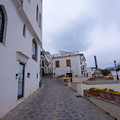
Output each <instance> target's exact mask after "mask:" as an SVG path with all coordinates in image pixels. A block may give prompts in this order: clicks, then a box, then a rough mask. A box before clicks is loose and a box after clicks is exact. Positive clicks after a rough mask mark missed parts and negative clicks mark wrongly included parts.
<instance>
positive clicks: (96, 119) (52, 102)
mask: <svg viewBox="0 0 120 120" xmlns="http://www.w3.org/2000/svg"><path fill="white" fill-rule="evenodd" d="M76 95H78V94H77V93H76V92H75V91H73V90H72V89H71V88H69V87H68V86H64V85H63V84H62V83H61V82H59V81H58V80H56V79H53V78H51V77H50V76H47V77H44V79H43V80H42V87H41V88H40V89H38V90H37V91H36V92H34V93H33V94H32V95H31V96H29V97H28V98H27V99H26V100H24V101H23V102H22V103H20V104H19V105H18V106H17V107H15V108H14V109H13V110H12V111H10V112H9V113H8V114H7V115H6V116H4V117H3V118H2V119H1V120H114V118H112V117H111V116H109V115H107V114H106V113H105V112H104V111H103V110H101V109H99V108H98V107H96V106H95V105H93V104H92V103H91V102H89V101H88V100H86V99H85V98H84V97H76Z"/></svg>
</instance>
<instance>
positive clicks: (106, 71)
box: [101, 69, 110, 76]
mask: <svg viewBox="0 0 120 120" xmlns="http://www.w3.org/2000/svg"><path fill="white" fill-rule="evenodd" d="M101 72H102V74H103V75H104V76H107V75H108V74H109V73H110V71H109V70H107V69H105V70H101Z"/></svg>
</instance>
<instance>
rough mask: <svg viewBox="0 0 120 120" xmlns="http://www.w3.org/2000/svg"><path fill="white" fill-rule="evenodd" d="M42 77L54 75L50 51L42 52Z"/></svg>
mask: <svg viewBox="0 0 120 120" xmlns="http://www.w3.org/2000/svg"><path fill="white" fill-rule="evenodd" d="M40 69H41V76H44V75H49V74H52V73H53V72H52V71H53V65H52V56H51V54H50V53H49V52H48V51H45V50H44V49H42V51H41V63H40Z"/></svg>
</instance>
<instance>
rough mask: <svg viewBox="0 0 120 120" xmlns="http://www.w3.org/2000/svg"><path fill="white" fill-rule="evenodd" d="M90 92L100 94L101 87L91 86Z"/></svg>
mask: <svg viewBox="0 0 120 120" xmlns="http://www.w3.org/2000/svg"><path fill="white" fill-rule="evenodd" d="M89 90H90V94H91V95H93V96H96V97H98V96H100V93H99V92H100V88H95V87H91V88H90V89H89Z"/></svg>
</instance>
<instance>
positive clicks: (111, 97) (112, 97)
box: [106, 92, 114, 101]
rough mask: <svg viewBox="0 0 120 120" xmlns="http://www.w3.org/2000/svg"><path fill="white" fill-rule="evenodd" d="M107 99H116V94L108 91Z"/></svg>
mask: <svg viewBox="0 0 120 120" xmlns="http://www.w3.org/2000/svg"><path fill="white" fill-rule="evenodd" d="M106 99H107V100H110V101H114V94H113V93H112V92H106Z"/></svg>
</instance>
